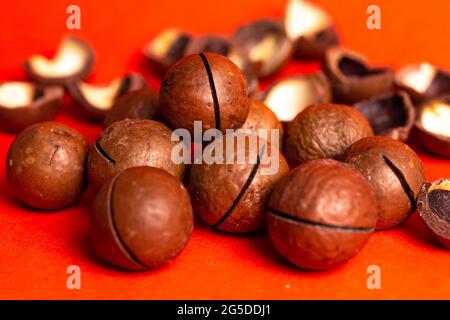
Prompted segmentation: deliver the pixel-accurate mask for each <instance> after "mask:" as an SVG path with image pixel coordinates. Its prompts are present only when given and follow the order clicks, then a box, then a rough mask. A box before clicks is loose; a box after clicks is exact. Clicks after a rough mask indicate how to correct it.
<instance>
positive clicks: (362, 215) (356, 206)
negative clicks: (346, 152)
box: [268, 159, 377, 270]
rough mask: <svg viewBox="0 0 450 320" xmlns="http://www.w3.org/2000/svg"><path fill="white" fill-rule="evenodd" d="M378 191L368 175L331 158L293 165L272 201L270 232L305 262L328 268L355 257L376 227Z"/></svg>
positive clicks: (288, 255) (275, 240)
mask: <svg viewBox="0 0 450 320" xmlns="http://www.w3.org/2000/svg"><path fill="white" fill-rule="evenodd" d="M376 209H377V208H376V203H375V197H374V195H373V193H372V190H371V188H370V186H369V184H368V183H367V181H366V179H365V178H364V176H363V175H361V174H360V173H359V172H358V171H357V170H355V169H354V168H352V167H351V166H349V165H347V164H343V163H340V162H338V161H335V160H330V159H320V160H315V161H311V162H309V163H307V164H304V165H301V166H299V167H297V168H295V169H293V170H291V171H290V172H289V173H288V174H287V175H285V177H284V178H282V179H281V181H280V182H279V183H277V185H276V186H275V188H274V190H273V192H272V195H271V196H270V201H269V214H268V227H269V235H270V237H271V239H272V242H273V243H274V245H275V247H276V248H277V249H278V251H280V253H281V254H282V255H284V256H285V257H286V258H287V259H289V260H290V261H291V262H292V263H294V264H296V265H297V266H299V267H301V268H306V269H315V270H325V269H330V268H333V267H335V266H337V265H338V264H340V263H341V262H343V261H345V260H348V259H349V258H351V257H353V256H354V255H355V254H356V253H357V252H358V251H359V250H360V249H361V248H362V247H363V245H364V244H365V243H366V241H367V240H368V239H369V237H370V235H371V234H372V233H373V231H374V227H375V224H376V221H377V210H376Z"/></svg>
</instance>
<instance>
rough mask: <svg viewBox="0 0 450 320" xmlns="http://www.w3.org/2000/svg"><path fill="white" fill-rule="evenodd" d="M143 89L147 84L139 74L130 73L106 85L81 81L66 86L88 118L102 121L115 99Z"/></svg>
mask: <svg viewBox="0 0 450 320" xmlns="http://www.w3.org/2000/svg"><path fill="white" fill-rule="evenodd" d="M145 87H147V83H146V81H145V79H144V78H143V77H142V76H141V75H140V74H138V73H130V74H127V75H125V76H124V77H122V78H116V79H114V80H112V81H111V82H110V83H109V84H107V85H92V84H89V83H86V82H83V81H76V82H72V83H70V84H69V85H68V90H69V92H70V95H71V96H72V98H74V99H75V100H76V102H77V103H78V104H80V105H81V106H82V107H83V108H84V110H85V111H86V112H85V113H86V114H87V115H88V116H90V117H91V118H93V119H97V120H102V119H103V118H104V117H105V115H106V113H107V112H108V111H109V110H110V109H111V108H112V107H113V105H114V103H115V101H116V99H117V98H119V97H121V96H123V95H124V94H126V93H128V92H132V91H136V90H140V89H142V88H145Z"/></svg>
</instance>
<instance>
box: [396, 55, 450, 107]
mask: <svg viewBox="0 0 450 320" xmlns="http://www.w3.org/2000/svg"><path fill="white" fill-rule="evenodd" d="M395 83H396V85H397V86H398V87H399V88H401V89H403V90H405V91H407V92H408V93H409V94H410V95H411V97H412V98H413V100H414V101H415V102H424V101H425V100H429V99H434V98H438V97H439V96H442V95H445V94H450V73H449V72H448V71H447V70H443V69H440V68H438V67H436V66H434V65H432V64H430V63H426V62H424V63H421V64H418V65H408V66H406V67H403V68H402V69H400V70H399V71H397V73H396V74H395Z"/></svg>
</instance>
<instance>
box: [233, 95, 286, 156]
mask: <svg viewBox="0 0 450 320" xmlns="http://www.w3.org/2000/svg"><path fill="white" fill-rule="evenodd" d="M241 129H242V130H244V131H249V132H256V134H258V130H261V129H264V130H267V139H266V137H264V136H261V138H263V139H265V140H267V141H268V142H269V143H270V144H271V145H274V143H272V136H271V131H270V130H273V129H275V130H279V131H278V136H279V139H278V141H277V146H278V147H279V148H281V147H282V145H283V143H282V142H283V126H282V125H281V122H280V121H278V119H277V116H276V115H275V113H273V111H272V110H270V109H269V108H268V107H267V106H266V105H265V104H264V103H262V102H260V101H258V100H256V99H250V101H249V112H248V116H247V120H245V123H244V125H243V126H242V128H241Z"/></svg>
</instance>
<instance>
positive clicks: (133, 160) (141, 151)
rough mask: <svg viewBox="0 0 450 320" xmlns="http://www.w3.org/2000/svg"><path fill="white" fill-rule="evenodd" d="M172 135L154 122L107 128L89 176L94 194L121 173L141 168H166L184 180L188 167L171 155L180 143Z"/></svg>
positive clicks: (92, 154) (90, 160)
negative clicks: (174, 160)
mask: <svg viewBox="0 0 450 320" xmlns="http://www.w3.org/2000/svg"><path fill="white" fill-rule="evenodd" d="M171 134H172V131H171V130H170V129H169V128H168V127H167V126H165V125H164V124H162V123H161V122H158V121H154V120H122V121H119V122H115V123H113V124H112V125H111V126H109V127H108V128H106V129H105V130H104V131H103V132H102V133H101V135H100V137H99V138H98V140H97V141H96V142H95V144H94V146H93V147H92V148H91V151H90V153H89V158H88V176H89V182H90V183H91V185H92V187H93V188H94V190H97V191H98V190H99V189H100V187H101V186H102V185H103V184H104V183H105V182H106V181H107V180H108V179H111V178H112V177H113V176H115V175H116V174H117V173H119V172H120V171H122V170H124V169H126V168H130V167H137V166H151V167H157V168H162V169H164V170H166V171H168V172H169V173H171V174H173V175H174V176H175V177H177V178H180V179H182V177H183V175H184V171H185V165H184V163H180V164H176V163H174V162H173V161H172V158H171V154H172V149H173V147H174V146H175V145H176V144H177V142H174V141H171Z"/></svg>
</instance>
